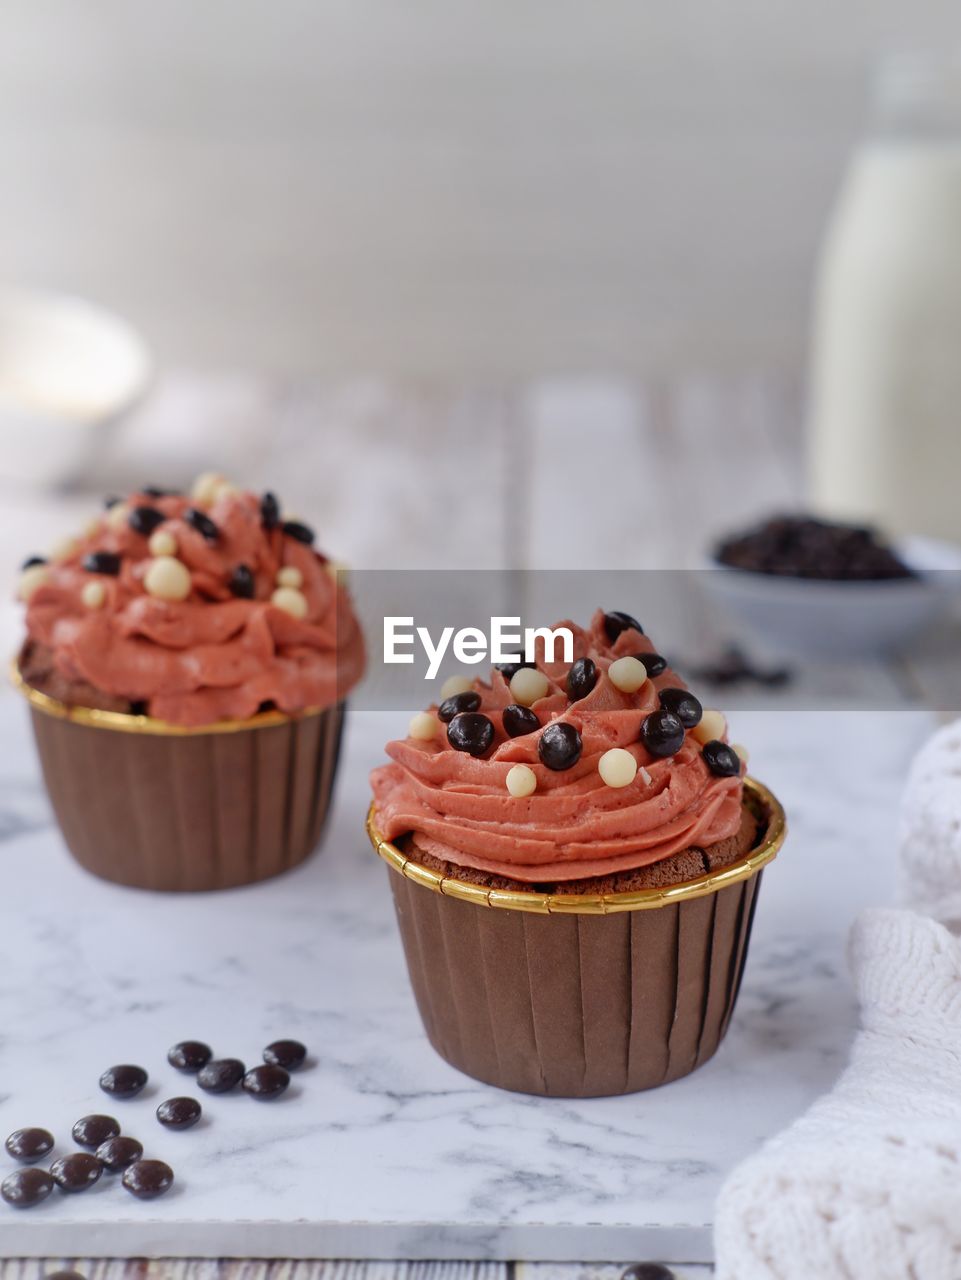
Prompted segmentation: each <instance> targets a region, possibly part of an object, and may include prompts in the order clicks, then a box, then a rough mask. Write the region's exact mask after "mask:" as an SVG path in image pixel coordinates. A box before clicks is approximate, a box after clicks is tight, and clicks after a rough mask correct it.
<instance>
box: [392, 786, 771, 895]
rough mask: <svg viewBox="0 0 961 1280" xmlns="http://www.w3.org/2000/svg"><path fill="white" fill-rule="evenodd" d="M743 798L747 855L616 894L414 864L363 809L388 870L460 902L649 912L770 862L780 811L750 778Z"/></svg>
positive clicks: (747, 875) (735, 879)
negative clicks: (749, 821)
mask: <svg viewBox="0 0 961 1280" xmlns="http://www.w3.org/2000/svg"><path fill="white" fill-rule="evenodd" d="M744 796H745V800H746V801H747V803H748V805H749V806H750V808H751V810H752V812H753V813H754V814H755V815H756V817H757V819H758V821H759V822H761V823H762V824H763V825H764V831H763V835H762V837H761V839H760V841H759V842H758V844H757V845H755V847H754V848H753V849H752V850H751V852H750V853H748V854H745V855H744V857H743V858H738V860H737V861H736V862H732V863H731V864H730V866H727V867H721V868H719V870H717V871H709V872H707V874H705V875H703V876H698V877H697V879H695V880H685V881H683V882H682V883H680V884H671V885H665V886H663V887H661V888H651V889H630V890H625V891H623V892H619V893H618V892H614V893H584V894H578V893H540V892H537V891H536V890H533V889H530V890H527V889H485V888H484V887H483V885H479V884H470V883H468V882H467V881H466V880H458V879H456V878H455V877H454V876H443V875H441V874H440V873H439V872H437V871H431V870H430V869H429V868H428V867H425V866H423V865H422V864H421V863H419V862H415V861H414V860H413V859H412V858H409V857H408V856H407V855H406V854H405V853H401V851H400V849H398V848H397V846H396V845H395V844H391V842H390V841H389V840H385V839H384V838H383V836H382V835H381V834H380V832H379V831H378V830H377V825H376V821H375V813H374V806H373V804H372V805H371V806H370V808H369V809H368V811H367V835H368V836H369V838H370V842H371V844H372V845H373V846H374V849H375V850H376V851H377V853H378V854H379V855H380V856H381V858H383V860H384V861H385V862H386V863H387V865H388V866H389V867H390V868H391V869H392V870H393V871H396V872H397V873H398V874H399V875H402V876H404V877H405V879H407V880H412V881H413V882H414V883H415V884H419V885H422V886H423V887H424V888H425V889H430V890H432V891H433V892H434V893H442V894H444V895H445V896H446V897H448V898H460V899H461V900H462V901H463V902H473V903H474V905H475V906H478V907H495V908H499V909H501V910H505V911H533V912H536V913H537V914H539V915H588V916H606V915H613V914H615V913H617V912H620V911H650V910H653V909H654V908H656V907H664V906H668V905H669V904H670V903H674V902H686V901H688V900H689V899H691V898H704V897H707V895H708V894H711V893H717V892H718V891H719V890H721V889H726V888H727V887H728V886H729V885H732V884H738V883H740V881H742V880H748V879H750V877H751V876H753V875H756V874H757V872H758V871H760V870H761V868H762V867H764V866H766V865H767V864H768V863H769V862H771V861H772V860H773V859H774V858H775V857H776V856H777V853H778V850H779V849H780V848H781V845H782V844H783V843H784V836H785V834H786V831H787V822H786V819H785V816H784V809H783V807H782V805H781V802H780V801H779V800H778V799H777V797H776V796H775V795H774V793H773V792H771V791H769V790H768V788H767V787H765V786H764V785H763V783H760V782H758V781H756V779H754V778H745V779H744Z"/></svg>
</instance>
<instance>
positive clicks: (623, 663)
mask: <svg viewBox="0 0 961 1280" xmlns="http://www.w3.org/2000/svg"><path fill="white" fill-rule="evenodd" d="M607 675H608V678H609V679H610V682H611V684H612V685H613V686H614V688H615V689H620V691H621V693H637V691H638V689H640V687H641V685H642V684H643V683H644V682H645V680H646V679H647V668H646V667H645V666H644V663H643V662H639V661H638V659H637V658H618V659H617V660H616V661H615V662H612V663H611V665H610V666H609V667H608V668H607Z"/></svg>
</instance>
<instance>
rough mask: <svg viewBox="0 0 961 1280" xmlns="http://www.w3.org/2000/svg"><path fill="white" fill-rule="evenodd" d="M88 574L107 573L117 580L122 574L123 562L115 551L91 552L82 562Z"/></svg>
mask: <svg viewBox="0 0 961 1280" xmlns="http://www.w3.org/2000/svg"><path fill="white" fill-rule="evenodd" d="M81 564H82V567H83V568H84V569H86V571H87V572H88V573H106V574H109V575H110V577H111V578H115V577H116V576H117V574H118V573H119V572H120V566H121V564H122V560H121V558H120V556H118V555H117V553H116V552H115V551H91V552H90V554H89V555H86V556H84V558H83V560H82V561H81Z"/></svg>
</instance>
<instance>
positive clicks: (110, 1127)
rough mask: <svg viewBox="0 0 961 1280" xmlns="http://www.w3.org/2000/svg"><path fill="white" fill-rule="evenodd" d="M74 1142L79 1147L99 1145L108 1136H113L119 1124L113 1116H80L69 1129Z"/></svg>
mask: <svg viewBox="0 0 961 1280" xmlns="http://www.w3.org/2000/svg"><path fill="white" fill-rule="evenodd" d="M70 1132H71V1133H72V1134H73V1140H74V1142H77V1143H79V1144H80V1146H81V1147H91V1148H92V1147H99V1146H100V1144H101V1142H106V1141H107V1139H108V1138H115V1137H116V1136H117V1134H118V1133H119V1132H120V1125H119V1124H118V1123H117V1121H116V1120H115V1119H114V1118H113V1116H96V1115H95V1116H81V1117H80V1119H79V1120H78V1121H77V1123H76V1124H75V1125H74V1126H73V1128H72V1129H71V1131H70Z"/></svg>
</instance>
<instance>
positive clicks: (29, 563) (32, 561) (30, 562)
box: [20, 556, 49, 569]
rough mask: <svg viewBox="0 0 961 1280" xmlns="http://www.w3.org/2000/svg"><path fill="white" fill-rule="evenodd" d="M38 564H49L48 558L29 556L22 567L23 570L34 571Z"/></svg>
mask: <svg viewBox="0 0 961 1280" xmlns="http://www.w3.org/2000/svg"><path fill="white" fill-rule="evenodd" d="M38 564H49V561H48V560H47V557H46V556H28V557H27V559H26V560H24V562H23V564H22V565H21V566H20V568H21V569H32V568H34V566H35V565H38Z"/></svg>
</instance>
